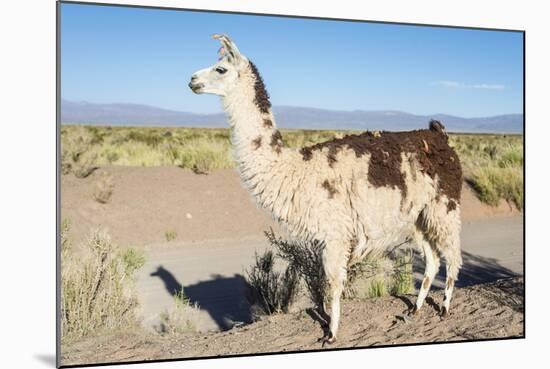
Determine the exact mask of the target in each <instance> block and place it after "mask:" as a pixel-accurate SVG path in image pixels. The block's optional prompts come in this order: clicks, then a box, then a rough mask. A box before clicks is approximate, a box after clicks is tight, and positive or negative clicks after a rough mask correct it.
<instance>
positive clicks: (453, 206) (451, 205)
mask: <svg viewBox="0 0 550 369" xmlns="http://www.w3.org/2000/svg"><path fill="white" fill-rule="evenodd" d="M453 210H456V201H455V200H454V199H449V202H448V203H447V213H449V212H451V211H453Z"/></svg>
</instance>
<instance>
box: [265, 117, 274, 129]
mask: <svg viewBox="0 0 550 369" xmlns="http://www.w3.org/2000/svg"><path fill="white" fill-rule="evenodd" d="M264 127H265V128H273V122H272V121H271V119H264Z"/></svg>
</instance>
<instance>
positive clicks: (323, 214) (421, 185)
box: [192, 36, 462, 339]
mask: <svg viewBox="0 0 550 369" xmlns="http://www.w3.org/2000/svg"><path fill="white" fill-rule="evenodd" d="M223 37H224V39H223V40H222V44H223V46H224V47H225V48H226V49H228V50H229V51H231V52H232V54H233V56H232V57H233V58H234V59H236V61H235V60H234V61H233V62H231V60H229V61H227V60H225V61H223V60H222V61H221V63H224V65H225V66H226V67H229V68H231V73H230V74H228V73H229V70H228V72H227V73H225V74H227V77H228V79H227V81H225V80H224V79H223V78H221V79H220V78H218V77H219V76H216V75H215V74H213V72H212V70H214V69H215V68H216V66H217V65H219V63H218V64H216V65H214V66H213V67H211V68H207V69H204V70H202V71H200V72H198V73H197V74H195V78H194V81H195V83H201V84H202V85H204V88H203V89H202V90H199V91H196V92H199V93H201V92H209V91H217V92H214V93H216V94H218V95H220V96H222V103H223V107H224V110H225V111H226V113H227V115H228V118H229V124H230V126H231V134H232V135H231V139H232V143H233V146H234V152H235V159H236V161H237V163H238V166H237V167H238V171H239V173H240V176H241V180H242V183H243V185H244V186H245V187H246V188H247V189H248V190H249V191H250V192H251V194H252V195H253V196H254V198H255V199H256V202H257V203H258V205H259V206H260V207H262V208H264V209H267V210H268V211H270V212H271V213H272V214H273V217H274V218H275V219H276V220H277V221H279V222H280V223H281V224H282V225H284V226H285V227H286V229H287V230H288V232H289V234H290V236H291V237H292V238H295V239H299V240H302V241H307V240H319V241H324V243H325V246H326V247H325V249H324V255H323V263H324V265H323V266H324V269H325V272H326V275H327V279H328V284H329V289H330V297H331V322H330V335H331V338H332V339H334V338H335V337H336V335H337V331H338V325H339V317H340V297H341V294H342V291H343V288H344V283H345V281H346V273H347V267H348V266H349V265H350V264H353V263H355V262H357V261H359V260H361V259H362V258H363V257H364V256H365V255H367V254H369V253H370V252H376V251H382V250H384V249H386V248H388V247H392V246H395V245H396V244H397V243H400V242H403V241H404V240H405V239H408V238H409V239H413V240H416V243H417V244H418V246H420V248H421V249H422V251H423V252H424V255H425V257H426V260H427V261H426V272H425V277H429V283H427V288H421V291H420V293H419V296H418V300H417V303H416V307H417V308H420V307H421V306H422V303H423V301H424V298H425V297H426V294H427V293H428V290H429V285H431V282H432V281H433V278H434V277H435V274H436V272H437V270H436V269H437V268H438V266H439V256H438V255H442V256H443V257H445V259H446V262H447V274H448V280H449V279H452V280H453V281H454V280H456V278H457V275H458V270H459V268H460V266H461V263H462V259H461V254H460V240H459V233H460V206H458V205H457V207H456V209H454V210H451V211H448V209H447V202H448V201H449V199H448V198H447V197H446V196H444V195H442V196H437V186H438V184H437V178H436V180H435V181H434V180H433V179H432V178H430V177H429V176H428V175H426V174H424V173H423V172H422V171H421V170H420V168H419V164H418V162H417V161H416V160H415V158H414V156H413V157H411V155H413V154H402V155H403V157H402V167H401V171H402V172H403V173H404V176H405V179H406V186H407V195H406V197H405V198H403V196H402V192H401V191H400V190H399V189H396V188H390V187H375V186H373V185H372V184H371V183H370V182H369V181H368V171H369V156H368V155H364V156H362V157H360V158H357V156H356V155H355V153H354V152H353V151H352V150H350V149H347V148H342V150H341V151H339V152H338V155H337V162H336V163H334V165H333V166H332V167H331V166H329V164H328V161H327V150H328V149H323V150H322V151H320V150H314V151H313V152H312V154H313V155H312V157H311V159H310V160H307V161H306V160H304V159H303V156H302V154H301V153H300V152H299V151H298V150H295V149H289V148H282V150H280V152H277V151H276V150H274V148H273V147H272V145H271V144H270V143H271V140H272V137H273V134H274V132H275V130H276V127H275V120H274V117H273V114H272V113H271V111H268V112H267V113H262V112H261V111H260V110H259V109H258V107H257V106H256V104H255V101H254V98H255V90H254V82H255V76H254V75H253V73H252V72H251V70H250V68H249V66H248V62H247V59H246V58H245V57H244V56H243V55H241V54H240V53H239V52H238V49H237V48H236V46H234V44H233V43H232V42H231V41H230V40H229V38H227V37H226V36H223ZM224 40H225V41H224ZM236 50H237V51H236ZM225 74H224V75H225ZM212 75H214V76H216V78H215V79H214V81H212V82H211V81H210V79H209V78H210V77H211V76H212ZM235 76H238V78H235ZM192 83H193V81H192ZM211 84H213V85H214V87H211V86H210V85H211ZM266 119H268V120H270V121H271V122H272V123H273V127H266V125H265V124H264V121H265V120H266ZM258 138H261V145H260V146H259V147H258V145H255V144H254V140H256V142H257V141H258ZM324 181H329V183H330V184H331V186H332V187H333V188H334V189H335V190H336V191H337V192H335V193H333V194H332V196H330V194H329V192H328V191H327V189H326V188H324V187H323V182H324ZM451 284H452V283H451ZM447 293H448V294H449V295H448V296H447V297H446V301H445V303H446V305H445V306H446V308H447V311H448V303H449V301H450V297H451V296H450V294H451V293H452V288H451V289H447V290H446V295H447Z"/></svg>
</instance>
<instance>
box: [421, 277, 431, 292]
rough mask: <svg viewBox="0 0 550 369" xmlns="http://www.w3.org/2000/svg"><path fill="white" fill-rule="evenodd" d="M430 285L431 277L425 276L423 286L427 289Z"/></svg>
mask: <svg viewBox="0 0 550 369" xmlns="http://www.w3.org/2000/svg"><path fill="white" fill-rule="evenodd" d="M429 285H430V277H426V278H424V282H422V288H423V289H425V290H426V289H428V287H429Z"/></svg>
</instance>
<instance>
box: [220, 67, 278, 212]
mask: <svg viewBox="0 0 550 369" xmlns="http://www.w3.org/2000/svg"><path fill="white" fill-rule="evenodd" d="M222 103H223V107H224V110H225V112H226V114H227V116H228V119H229V124H230V126H231V140H232V144H233V146H234V150H235V159H236V161H237V166H238V170H239V173H240V175H241V179H242V181H243V184H244V185H245V186H246V187H247V188H248V189H249V190H250V191H251V192H252V194H253V195H255V196H256V197H257V201H258V202H259V203H260V205H262V206H265V207H269V200H268V199H266V198H265V195H266V194H267V192H268V191H265V190H266V188H267V187H269V186H270V183H269V182H270V173H272V172H273V169H274V167H275V166H276V165H277V164H278V163H280V162H281V160H282V158H283V154H284V152H285V151H286V150H285V149H284V148H283V146H282V137H281V134H280V133H279V131H278V130H277V127H276V124H275V119H274V117H273V113H272V111H271V104H270V103H269V100H268V96H267V92H266V91H265V88H264V86H263V82H262V80H261V77H260V76H259V74H258V73H257V70H256V68H255V67H254V65H253V64H252V63H251V64H250V67H249V70H248V71H246V72H242V73H241V77H240V78H239V80H238V82H237V84H236V85H235V88H234V89H233V90H232V91H231V92H229V93H228V94H227V95H226V96H224V97H223V98H222Z"/></svg>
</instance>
